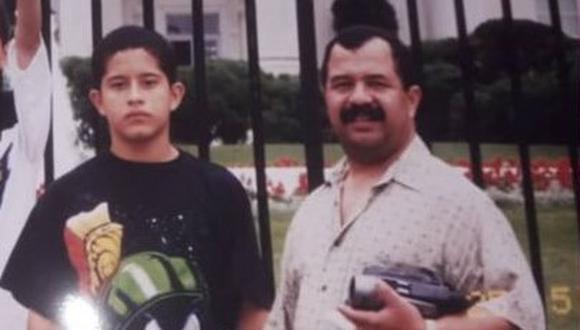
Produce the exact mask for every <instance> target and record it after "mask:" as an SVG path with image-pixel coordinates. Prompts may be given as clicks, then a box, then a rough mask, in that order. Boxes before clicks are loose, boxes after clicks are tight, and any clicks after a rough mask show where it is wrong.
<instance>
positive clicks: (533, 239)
mask: <svg viewBox="0 0 580 330" xmlns="http://www.w3.org/2000/svg"><path fill="white" fill-rule="evenodd" d="M501 4H502V12H503V22H504V24H505V33H504V36H503V38H504V47H505V51H506V53H507V54H506V56H505V59H506V67H507V69H508V72H509V75H510V81H511V101H512V104H513V107H514V110H515V111H516V118H518V119H517V121H519V120H520V119H521V118H523V117H524V116H525V112H524V110H525V109H523V108H522V105H521V99H522V82H521V77H520V72H519V68H518V59H517V53H516V52H515V50H514V49H513V16H512V10H511V1H510V0H502V1H501ZM517 139H518V152H519V156H520V162H521V167H522V175H523V192H524V201H525V214H526V220H527V228H528V240H529V243H530V257H531V264H532V272H533V274H534V278H535V280H536V284H537V285H538V290H539V291H540V296H541V297H542V300H544V301H545V297H544V276H543V271H542V258H541V249H540V238H539V233H538V220H537V217H536V202H535V197H534V188H533V185H532V175H531V162H530V150H529V145H528V143H527V136H526V132H524V131H523V129H518V132H517Z"/></svg>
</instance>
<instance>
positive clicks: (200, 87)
mask: <svg viewBox="0 0 580 330" xmlns="http://www.w3.org/2000/svg"><path fill="white" fill-rule="evenodd" d="M449 1H453V3H454V8H455V17H456V24H457V39H458V43H459V54H460V68H461V71H462V80H463V84H462V85H463V98H464V101H465V105H466V106H465V108H466V109H467V110H466V111H467V113H466V114H465V115H466V118H467V120H466V125H468V127H467V130H466V132H467V134H466V137H465V142H467V143H468V145H469V153H470V159H471V171H472V173H473V180H474V182H475V183H476V184H477V185H479V186H480V187H483V186H484V179H483V170H482V168H483V167H482V155H481V143H482V142H484V141H482V138H481V136H479V135H478V132H479V130H478V129H477V126H478V122H479V118H478V111H477V108H476V102H475V101H474V97H475V96H474V95H475V88H476V87H475V83H474V65H475V64H474V55H473V50H472V49H471V46H470V44H469V41H468V35H467V22H466V15H465V5H469V2H464V1H463V0H449ZM497 1H501V8H502V18H501V19H502V20H503V22H504V24H505V29H506V30H505V31H507V33H505V35H504V36H503V43H502V46H503V47H502V52H503V56H504V58H505V59H506V60H505V63H504V65H505V69H506V70H507V72H508V73H509V78H510V79H509V81H510V90H511V93H510V98H511V104H512V106H513V108H514V109H515V115H516V118H520V119H521V118H525V116H526V113H525V109H523V108H522V105H521V101H522V98H523V97H524V96H523V94H522V81H521V72H520V71H519V64H518V61H519V60H520V59H518V54H517V53H516V52H515V50H514V49H513V47H512V45H513V33H512V27H513V21H514V19H513V14H512V7H511V1H510V0H497ZM546 1H548V3H549V10H550V18H551V26H552V31H553V34H554V36H555V37H556V41H557V42H556V44H555V47H556V51H557V63H558V81H559V91H560V92H559V98H560V102H559V104H560V105H561V109H559V111H561V112H567V113H566V116H567V118H568V119H569V120H567V123H568V127H565V128H562V129H565V130H567V141H566V143H564V145H565V146H566V148H567V150H568V157H569V161H570V164H571V167H572V181H573V191H574V200H575V207H576V219H577V220H576V222H577V228H579V229H578V236H579V237H580V218H579V215H580V199H579V192H578V189H579V187H580V178H579V172H578V145H579V142H578V141H579V140H580V138H579V135H578V132H580V129H579V125H580V121H579V119H578V114H577V106H576V107H573V109H575V110H576V111H574V110H572V111H570V110H569V108H567V107H566V105H567V104H571V103H572V102H574V100H573V95H570V92H569V91H570V89H569V86H570V74H571V73H570V70H569V68H568V67H567V66H566V60H565V53H564V39H563V32H562V26H561V18H560V10H559V4H558V1H557V0H546ZM47 4H48V1H45V7H44V10H45V20H44V22H45V27H44V36H45V38H46V39H47V40H48V41H49V40H50V38H49V33H48V31H50V26H49V24H50V20H49V19H47V18H48V17H49V16H48V15H49V14H48V12H49V9H48V7H47V6H48V5H47ZM155 4H156V3H155V1H153V0H143V2H142V6H143V13H144V15H143V25H144V26H145V27H147V28H150V29H154V28H155V24H154V23H155V21H154V17H155V13H154V11H155ZM91 6H92V22H93V25H92V32H93V43H94V44H95V43H97V42H98V41H99V40H101V38H102V34H103V25H102V1H101V0H91ZM203 8H204V2H203V1H202V0H191V12H192V22H191V24H192V30H193V41H194V42H193V44H194V51H193V59H194V60H193V66H194V76H195V77H194V81H195V84H194V91H195V97H194V99H195V103H194V108H195V111H196V112H197V113H201V116H199V117H197V118H201V120H202V123H204V125H201V127H202V129H201V131H200V132H198V133H199V135H198V136H199V139H198V141H200V142H199V145H198V147H199V155H200V157H201V158H203V159H210V158H211V157H210V149H209V144H210V142H211V141H210V139H211V138H210V131H209V115H210V112H211V109H209V107H208V101H207V90H206V80H207V79H206V70H205V64H206V58H205V50H204V25H203ZM407 8H408V15H409V16H408V21H409V31H410V35H411V49H412V53H413V56H414V57H415V59H416V62H417V63H418V65H419V69H420V71H422V69H423V47H422V45H423V42H422V40H421V36H420V24H421V22H420V20H419V15H418V3H417V1H416V0H407ZM296 10H297V11H296V17H297V23H298V24H297V27H298V44H299V61H300V93H299V102H298V104H299V106H298V109H299V111H300V118H301V120H302V125H303V128H304V132H303V133H304V139H303V140H304V147H305V156H306V157H305V158H306V167H307V175H308V182H309V183H310V186H309V189H310V190H312V189H314V188H315V187H317V186H318V185H320V184H321V183H322V182H323V180H324V177H323V164H324V162H323V153H322V137H321V136H322V134H321V132H322V122H321V120H320V118H319V115H318V114H319V111H320V107H321V104H320V100H321V97H320V89H319V80H318V68H317V54H316V49H317V47H316V38H315V24H314V23H315V15H314V3H313V0H296ZM245 21H246V30H247V42H248V44H247V49H248V54H247V56H248V68H249V84H248V90H249V95H250V100H249V102H250V103H251V106H250V108H251V109H252V110H251V113H250V119H251V127H252V130H253V136H254V144H253V154H254V162H255V171H256V178H257V201H258V219H259V225H260V231H259V232H260V242H261V247H262V251H263V260H264V264H265V265H266V267H267V269H268V270H269V280H270V281H271V282H272V283H273V264H272V249H271V239H270V228H269V211H268V210H269V209H268V194H267V189H266V174H265V151H264V150H265V139H264V127H263V119H262V96H261V95H262V91H261V82H260V67H259V63H258V59H259V54H258V45H259V40H258V34H257V24H258V23H259V22H257V21H256V3H255V0H245ZM421 74H422V76H423V72H421ZM572 74H573V73H572ZM192 111H193V109H192ZM98 127H100V128H99V129H97V130H96V132H95V134H96V141H97V149H98V150H102V149H103V148H105V144H104V139H103V136H104V126H103V125H102V124H101V125H99V126H98ZM421 129H422V127H421V125H419V130H420V131H421ZM425 135H426V136H424V137H425V138H426V139H427V142H428V143H432V142H436V141H437V140H436V138H433V137H431V136H429V135H428V134H425ZM510 142H511V143H513V144H515V145H517V150H518V155H519V159H520V164H521V171H522V176H523V182H522V185H523V189H522V191H523V195H524V201H525V216H526V221H527V234H528V238H529V249H530V251H529V252H530V259H531V265H532V269H533V274H534V277H535V280H536V282H537V284H538V287H539V289H540V291H541V293H542V297H544V274H543V270H542V261H541V251H542V249H541V245H540V239H539V230H538V221H537V210H536V200H535V197H534V188H533V181H532V174H531V164H530V146H531V144H532V143H531V141H530V140H529V136H528V134H525V132H521V131H517V130H516V132H515V134H513V137H512V141H510ZM52 149H53V147H52V142H50V143H49V145H48V147H47V152H46V156H47V157H46V173H47V175H46V178H47V182H50V181H52V178H53V174H52V172H53V168H54V167H53V165H52V163H53V156H52Z"/></svg>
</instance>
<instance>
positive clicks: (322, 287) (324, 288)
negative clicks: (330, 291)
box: [320, 284, 327, 292]
mask: <svg viewBox="0 0 580 330" xmlns="http://www.w3.org/2000/svg"><path fill="white" fill-rule="evenodd" d="M326 289H327V287H326V284H323V285H322V286H321V287H320V291H322V292H325V291H326Z"/></svg>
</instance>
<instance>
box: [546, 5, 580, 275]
mask: <svg viewBox="0 0 580 330" xmlns="http://www.w3.org/2000/svg"><path fill="white" fill-rule="evenodd" d="M549 5H550V20H551V22H552V31H553V33H554V36H555V37H556V60H557V61H558V82H559V87H560V88H559V89H560V104H561V109H560V111H562V112H563V113H564V114H565V115H568V117H569V120H568V125H569V126H568V141H567V145H568V157H569V159H570V166H571V168H572V189H573V190H574V199H575V202H576V230H577V232H578V238H579V240H578V251H580V192H579V191H578V190H579V189H580V173H579V168H578V143H579V142H578V141H580V136H578V134H579V133H578V132H580V122H579V120H578V119H579V118H578V115H577V114H576V113H575V107H570V109H567V108H566V107H567V106H569V105H571V104H575V103H574V100H573V99H572V97H571V95H570V80H569V74H568V69H567V65H566V54H565V50H564V34H563V32H562V22H561V18H560V8H559V6H558V1H557V0H549ZM576 106H577V105H576ZM578 258H579V259H580V253H578ZM579 267H580V263H579Z"/></svg>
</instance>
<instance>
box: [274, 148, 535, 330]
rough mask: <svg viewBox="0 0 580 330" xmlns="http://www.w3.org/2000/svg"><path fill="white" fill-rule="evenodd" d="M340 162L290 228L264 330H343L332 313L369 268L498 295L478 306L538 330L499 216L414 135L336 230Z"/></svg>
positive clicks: (525, 275) (527, 275) (517, 253)
mask: <svg viewBox="0 0 580 330" xmlns="http://www.w3.org/2000/svg"><path fill="white" fill-rule="evenodd" d="M347 172H348V163H347V162H346V161H345V160H343V161H341V162H340V163H339V164H338V165H337V166H336V168H335V169H334V170H333V172H332V175H331V177H330V179H329V180H328V181H327V182H326V183H325V184H323V185H322V186H321V187H319V188H318V189H317V190H316V191H314V192H313V193H312V194H311V195H310V196H309V197H308V198H307V199H306V200H305V201H304V203H303V204H302V206H301V207H300V209H299V210H298V211H297V213H296V215H295V217H294V219H293V222H292V224H291V226H290V229H289V232H288V236H287V240H286V243H285V249H284V257H283V260H282V279H281V283H280V285H279V289H278V295H277V297H276V301H275V303H274V307H273V309H272V313H271V314H270V318H269V321H268V326H267V328H268V329H297V330H313V329H344V328H348V327H347V326H346V323H347V322H346V321H345V320H344V319H341V316H340V315H338V313H337V311H336V308H337V306H338V305H340V304H343V303H344V302H345V300H346V299H347V293H348V284H349V281H350V279H351V277H352V276H353V275H356V274H360V273H361V272H362V270H363V268H365V267H366V266H369V265H389V264H392V263H399V262H400V263H405V264H411V265H416V266H421V267H425V268H428V269H430V270H432V271H434V272H436V273H438V274H439V275H441V276H442V278H443V279H444V280H445V282H447V283H449V284H452V285H454V287H455V288H456V289H458V290H461V291H462V292H464V293H470V292H477V291H492V292H498V291H499V292H505V293H504V294H502V295H501V296H499V297H498V298H494V299H492V300H488V301H485V302H481V303H479V306H481V307H484V308H486V309H487V310H488V311H490V312H491V313H493V314H495V315H498V316H501V317H504V318H506V319H508V320H509V321H510V322H511V323H513V324H514V325H517V326H519V327H520V328H521V329H530V330H535V329H544V328H545V325H544V324H545V323H544V315H543V309H542V305H541V301H540V297H539V294H538V291H537V289H536V286H535V284H534V281H533V278H532V275H531V272H530V269H529V266H528V264H527V261H526V259H525V256H524V255H523V253H522V251H521V248H520V246H519V244H518V242H517V240H516V237H515V236H514V233H513V231H512V229H511V227H510V225H509V223H508V222H507V220H506V218H505V216H504V215H503V214H502V213H501V211H499V209H498V208H497V207H496V206H495V204H494V203H493V201H491V200H490V199H489V198H488V197H487V195H485V193H483V192H482V191H481V190H480V189H478V188H477V187H475V186H474V185H473V184H472V183H471V182H469V181H468V180H467V179H465V178H464V176H463V175H462V174H461V173H460V172H459V171H458V170H457V169H454V168H452V167H450V166H448V165H447V164H445V163H443V162H442V161H440V160H439V159H437V158H435V157H433V156H432V155H431V154H430V153H429V151H428V149H427V148H426V146H425V145H424V143H423V142H422V141H421V139H420V138H419V137H415V139H414V140H413V142H412V143H411V144H410V145H409V147H408V148H407V150H406V151H405V152H404V153H403V155H402V156H401V157H400V159H399V160H397V161H396V162H395V163H394V164H393V166H391V167H390V168H389V169H388V170H387V171H386V172H385V174H384V175H383V177H382V179H381V180H380V181H379V182H378V183H377V184H376V185H375V186H374V188H373V193H372V194H371V196H370V197H369V199H368V201H367V203H366V206H365V207H364V209H363V210H362V211H361V212H360V213H359V214H358V215H356V216H355V217H354V218H353V219H352V220H351V221H350V222H348V223H346V224H345V225H344V226H341V225H340V213H339V194H340V189H341V185H342V184H343V179H344V177H345V175H346V173H347Z"/></svg>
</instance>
